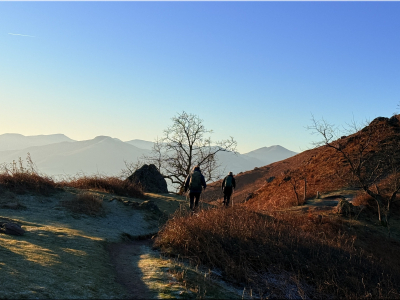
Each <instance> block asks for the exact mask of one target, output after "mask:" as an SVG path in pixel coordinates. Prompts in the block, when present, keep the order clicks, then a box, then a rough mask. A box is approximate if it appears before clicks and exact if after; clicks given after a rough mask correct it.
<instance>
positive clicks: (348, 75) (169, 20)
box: [0, 2, 400, 153]
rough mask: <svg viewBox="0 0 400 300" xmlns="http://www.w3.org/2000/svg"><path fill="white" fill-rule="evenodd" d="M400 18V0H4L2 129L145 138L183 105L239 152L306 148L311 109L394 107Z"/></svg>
mask: <svg viewBox="0 0 400 300" xmlns="http://www.w3.org/2000/svg"><path fill="white" fill-rule="evenodd" d="M399 15H400V2H33V3H31V2H0V29H1V30H0V105H1V106H0V107H1V124H2V125H1V127H0V134H2V133H10V132H13V133H21V134H24V135H37V134H53V133H64V134H66V135H67V136H69V137H71V138H73V139H77V140H84V139H91V138H94V137H95V136H97V135H109V136H112V137H117V138H120V139H122V140H130V139H135V138H138V139H144V140H154V139H155V138H156V137H157V136H161V135H162V131H163V129H165V128H166V127H167V126H169V125H170V124H171V118H172V117H173V116H174V115H176V114H177V113H179V112H182V111H186V112H189V113H194V114H197V115H199V116H200V117H201V118H202V119H203V120H204V124H205V126H206V127H207V128H209V129H213V130H214V134H213V138H214V139H215V140H219V139H224V138H226V137H228V136H233V137H234V138H235V139H236V140H237V142H238V150H239V152H241V153H245V152H248V151H251V150H254V149H256V148H260V147H263V146H271V145H276V144H279V145H282V146H284V147H286V148H288V149H290V150H293V151H302V150H305V149H307V148H309V147H310V146H311V145H310V142H311V141H313V140H315V139H316V137H315V136H313V135H311V134H310V132H309V131H307V130H306V129H305V127H306V126H307V125H310V118H311V114H314V116H315V117H316V118H322V117H324V118H325V119H327V120H328V121H331V122H332V123H336V124H344V123H345V122H348V121H350V120H351V119H352V118H353V115H354V118H355V120H356V121H363V120H365V119H370V120H372V119H373V118H375V117H378V116H386V117H390V116H391V115H392V114H393V113H395V112H397V113H398V107H397V105H398V103H399V102H400V55H399V53H400V34H399V32H400V18H399V17H398V16H399ZM10 33H13V34H21V35H11V34H10ZM22 35H27V36H22Z"/></svg>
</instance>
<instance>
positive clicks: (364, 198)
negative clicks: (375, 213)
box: [352, 192, 374, 206]
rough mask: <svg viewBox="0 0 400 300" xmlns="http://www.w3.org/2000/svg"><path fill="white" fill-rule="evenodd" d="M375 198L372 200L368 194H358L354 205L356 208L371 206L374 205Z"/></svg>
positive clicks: (354, 199)
mask: <svg viewBox="0 0 400 300" xmlns="http://www.w3.org/2000/svg"><path fill="white" fill-rule="evenodd" d="M373 201H374V198H372V197H371V196H370V195H368V194H367V193H364V192H361V193H358V194H357V195H356V196H355V197H354V198H353V201H352V203H353V205H354V206H360V205H363V206H371V205H372V204H373Z"/></svg>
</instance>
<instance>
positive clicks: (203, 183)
mask: <svg viewBox="0 0 400 300" xmlns="http://www.w3.org/2000/svg"><path fill="white" fill-rule="evenodd" d="M193 172H199V173H200V175H201V185H202V186H203V188H204V189H206V187H207V184H206V180H205V179H204V176H203V174H201V172H200V170H194V171H192V172H191V173H190V174H189V175H188V176H187V177H186V180H185V192H186V191H187V190H188V188H189V183H190V177H191V175H192V173H193ZM201 191H202V189H200V190H198V189H190V192H191V193H201Z"/></svg>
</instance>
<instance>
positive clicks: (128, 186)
mask: <svg viewBox="0 0 400 300" xmlns="http://www.w3.org/2000/svg"><path fill="white" fill-rule="evenodd" d="M59 185H60V186H63V187H74V188H78V189H92V190H96V191H101V192H107V193H113V194H116V195H119V196H127V197H134V198H140V199H146V196H145V195H144V193H143V190H142V188H141V187H140V186H138V185H135V184H133V183H131V182H129V181H127V180H122V179H120V178H118V177H107V176H101V175H93V176H82V177H77V178H72V179H69V180H64V181H62V182H60V183H59Z"/></svg>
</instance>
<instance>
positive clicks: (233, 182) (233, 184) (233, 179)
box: [232, 177, 236, 189]
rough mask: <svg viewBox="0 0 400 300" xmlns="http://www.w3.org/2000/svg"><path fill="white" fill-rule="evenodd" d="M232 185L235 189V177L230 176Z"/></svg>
mask: <svg viewBox="0 0 400 300" xmlns="http://www.w3.org/2000/svg"><path fill="white" fill-rule="evenodd" d="M232 186H233V188H234V189H236V180H235V177H232Z"/></svg>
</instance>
